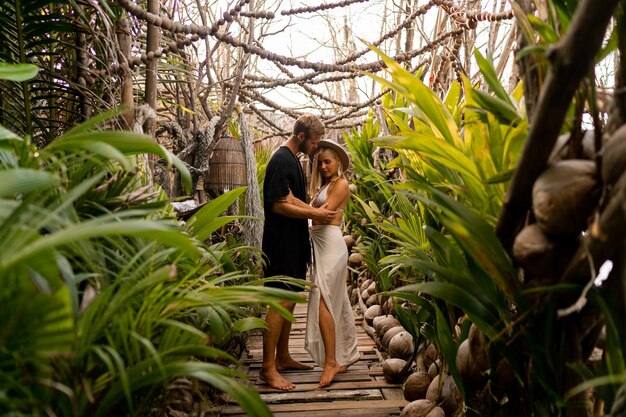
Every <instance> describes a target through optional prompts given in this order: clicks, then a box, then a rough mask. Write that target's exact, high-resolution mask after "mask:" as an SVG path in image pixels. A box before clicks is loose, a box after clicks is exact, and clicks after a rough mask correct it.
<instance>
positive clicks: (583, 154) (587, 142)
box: [548, 130, 596, 164]
mask: <svg viewBox="0 0 626 417" xmlns="http://www.w3.org/2000/svg"><path fill="white" fill-rule="evenodd" d="M570 138H571V134H570V133H565V134H563V135H561V136H559V137H558V138H557V139H556V143H555V144H554V148H552V153H551V154H550V157H549V158H548V163H549V164H554V163H556V162H558V161H561V160H563V159H589V160H591V159H594V157H595V153H596V146H595V132H594V131H593V130H585V131H583V132H582V137H581V138H580V142H579V143H572V142H571V139H570Z"/></svg>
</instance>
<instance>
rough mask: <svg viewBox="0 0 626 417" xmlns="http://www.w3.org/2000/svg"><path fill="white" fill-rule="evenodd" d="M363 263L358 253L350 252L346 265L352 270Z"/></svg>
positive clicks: (361, 256)
mask: <svg viewBox="0 0 626 417" xmlns="http://www.w3.org/2000/svg"><path fill="white" fill-rule="evenodd" d="M362 263H363V255H362V254H361V253H359V252H352V253H351V254H350V256H349V257H348V264H350V266H351V267H353V268H358V267H359V266H361V264H362Z"/></svg>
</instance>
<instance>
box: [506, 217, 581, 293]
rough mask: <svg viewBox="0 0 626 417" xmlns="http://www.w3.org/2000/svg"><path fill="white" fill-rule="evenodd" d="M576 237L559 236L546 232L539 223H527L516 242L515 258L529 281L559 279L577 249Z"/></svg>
mask: <svg viewBox="0 0 626 417" xmlns="http://www.w3.org/2000/svg"><path fill="white" fill-rule="evenodd" d="M577 247H578V242H577V240H576V239H571V238H567V237H566V238H561V239H555V238H552V237H550V236H548V235H546V234H545V233H544V232H543V230H542V229H541V227H539V225H538V224H536V223H534V224H530V225H527V226H525V227H524V228H523V229H522V230H521V231H520V232H519V233H518V235H517V236H516V237H515V241H514V242H513V258H514V259H515V262H516V263H517V265H519V266H520V267H521V268H522V269H524V278H525V279H526V280H528V279H532V278H538V279H540V280H541V281H545V280H546V279H547V280H557V279H558V278H559V277H560V276H561V274H562V273H563V271H565V268H566V267H567V265H568V264H569V262H570V260H571V257H572V256H573V255H574V253H575V252H576V249H577Z"/></svg>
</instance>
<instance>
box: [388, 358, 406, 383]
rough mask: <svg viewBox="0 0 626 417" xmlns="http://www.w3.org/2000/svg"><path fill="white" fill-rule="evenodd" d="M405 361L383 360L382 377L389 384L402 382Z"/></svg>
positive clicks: (395, 359)
mask: <svg viewBox="0 0 626 417" xmlns="http://www.w3.org/2000/svg"><path fill="white" fill-rule="evenodd" d="M405 366H406V361H405V360H403V359H398V358H391V359H385V360H384V361H383V377H384V378H385V381H387V382H389V383H390V384H400V383H402V381H404V376H405V375H404V373H403V370H404V367H405Z"/></svg>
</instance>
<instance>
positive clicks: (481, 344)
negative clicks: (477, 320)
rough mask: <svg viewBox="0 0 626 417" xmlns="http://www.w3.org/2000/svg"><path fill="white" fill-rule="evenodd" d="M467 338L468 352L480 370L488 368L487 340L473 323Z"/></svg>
mask: <svg viewBox="0 0 626 417" xmlns="http://www.w3.org/2000/svg"><path fill="white" fill-rule="evenodd" d="M467 340H468V348H469V353H470V355H471V356H472V359H473V360H474V363H475V364H476V365H477V366H478V369H479V370H480V372H484V371H486V370H487V369H489V357H488V356H487V343H488V341H487V338H486V337H485V335H484V334H483V332H481V331H480V330H478V327H476V325H475V324H474V323H472V325H471V326H470V329H469V333H468V334H467Z"/></svg>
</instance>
